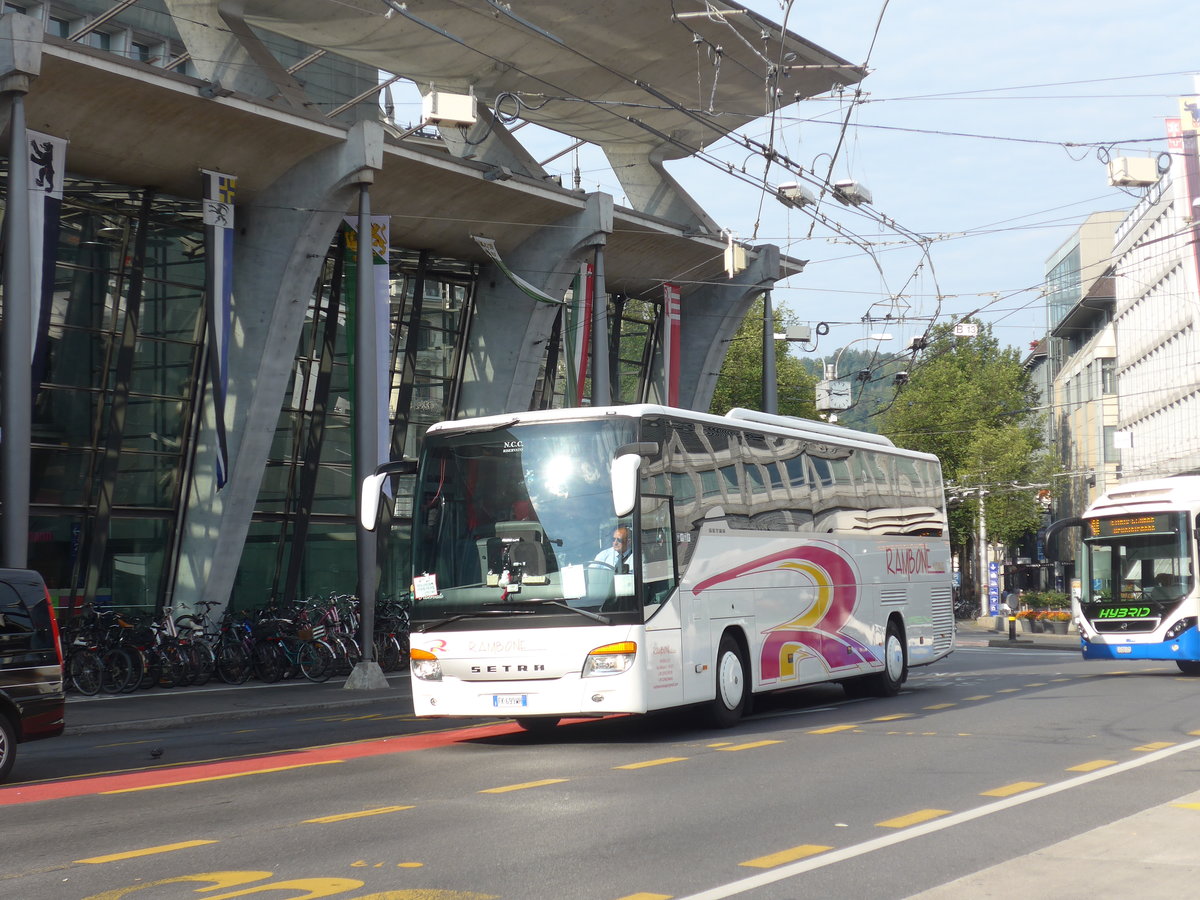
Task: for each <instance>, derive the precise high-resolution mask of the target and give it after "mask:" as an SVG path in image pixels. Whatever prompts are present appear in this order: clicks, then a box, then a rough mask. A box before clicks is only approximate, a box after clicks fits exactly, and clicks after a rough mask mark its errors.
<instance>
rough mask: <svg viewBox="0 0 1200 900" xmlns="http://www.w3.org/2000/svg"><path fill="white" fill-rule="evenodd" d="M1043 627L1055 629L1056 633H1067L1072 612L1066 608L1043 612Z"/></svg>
mask: <svg viewBox="0 0 1200 900" xmlns="http://www.w3.org/2000/svg"><path fill="white" fill-rule="evenodd" d="M1042 621H1043V623H1044V624H1043V627H1046V626H1049V629H1047V630H1053V632H1054V633H1055V634H1066V633H1067V626H1068V625H1070V624H1071V614H1070V613H1069V612H1067V611H1066V610H1065V609H1052V610H1047V611H1046V612H1045V613H1043V614H1042Z"/></svg>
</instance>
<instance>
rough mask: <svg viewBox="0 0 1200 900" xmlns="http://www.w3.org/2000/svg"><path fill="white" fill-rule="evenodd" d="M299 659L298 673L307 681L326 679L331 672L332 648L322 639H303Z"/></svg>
mask: <svg viewBox="0 0 1200 900" xmlns="http://www.w3.org/2000/svg"><path fill="white" fill-rule="evenodd" d="M299 661H300V673H301V674H302V675H303V676H304V677H305V678H307V679H308V680H309V681H328V680H329V676H330V675H332V674H333V650H332V649H331V648H330V646H329V645H328V644H327V643H325V642H324V641H305V642H304V644H303V646H301V647H300V659H299Z"/></svg>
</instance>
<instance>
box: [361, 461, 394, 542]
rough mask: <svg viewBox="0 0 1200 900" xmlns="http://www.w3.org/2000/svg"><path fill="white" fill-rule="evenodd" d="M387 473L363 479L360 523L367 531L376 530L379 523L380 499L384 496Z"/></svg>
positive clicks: (378, 473) (379, 473)
mask: <svg viewBox="0 0 1200 900" xmlns="http://www.w3.org/2000/svg"><path fill="white" fill-rule="evenodd" d="M387 477H388V476H387V472H376V473H375V474H374V475H368V476H367V477H366V478H364V479H363V483H362V498H361V500H360V502H359V506H358V509H359V523H360V524H361V525H362V527H363V528H365V529H366V530H367V531H374V530H375V523H376V522H378V521H379V498H380V497H381V496H382V495H383V483H384V481H386V480H387Z"/></svg>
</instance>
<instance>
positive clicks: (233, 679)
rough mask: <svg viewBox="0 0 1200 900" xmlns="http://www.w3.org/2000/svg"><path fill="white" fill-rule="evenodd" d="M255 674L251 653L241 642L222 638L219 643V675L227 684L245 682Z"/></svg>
mask: <svg viewBox="0 0 1200 900" xmlns="http://www.w3.org/2000/svg"><path fill="white" fill-rule="evenodd" d="M252 674H254V665H253V663H252V662H251V661H250V654H249V653H248V652H246V648H245V647H243V646H242V645H241V643H239V642H237V641H232V640H222V641H221V643H219V644H218V645H217V677H218V678H220V679H221V680H222V681H223V682H225V683H226V684H245V683H246V682H247V681H248V680H249V679H250V676H251V675H252Z"/></svg>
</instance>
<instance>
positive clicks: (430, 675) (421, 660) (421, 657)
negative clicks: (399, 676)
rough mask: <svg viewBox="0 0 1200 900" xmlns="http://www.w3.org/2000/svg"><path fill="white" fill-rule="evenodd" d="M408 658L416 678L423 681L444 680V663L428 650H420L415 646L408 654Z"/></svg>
mask: <svg viewBox="0 0 1200 900" xmlns="http://www.w3.org/2000/svg"><path fill="white" fill-rule="evenodd" d="M408 660H409V663H408V664H409V667H410V668H411V669H412V673H413V677H414V678H420V679H421V680H422V681H441V680H442V664H441V662H440V661H439V660H438V658H437V657H436V656H434V655H433V654H432V653H430V652H429V651H428V650H418V649H417V648H416V647H414V648H413V649H412V651H411V652H410V653H409V655H408Z"/></svg>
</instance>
